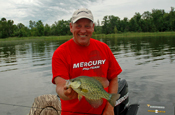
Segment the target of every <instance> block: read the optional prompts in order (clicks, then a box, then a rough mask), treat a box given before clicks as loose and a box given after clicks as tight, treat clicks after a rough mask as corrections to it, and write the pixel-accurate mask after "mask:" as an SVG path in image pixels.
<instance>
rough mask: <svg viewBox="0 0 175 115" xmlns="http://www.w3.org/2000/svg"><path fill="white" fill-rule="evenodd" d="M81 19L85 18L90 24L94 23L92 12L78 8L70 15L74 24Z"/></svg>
mask: <svg viewBox="0 0 175 115" xmlns="http://www.w3.org/2000/svg"><path fill="white" fill-rule="evenodd" d="M82 18H87V19H89V20H91V21H92V22H94V17H93V15H92V12H91V11H90V10H88V9H86V8H80V9H78V10H76V11H75V12H74V13H73V15H72V22H73V23H75V22H76V21H78V20H79V19H82Z"/></svg>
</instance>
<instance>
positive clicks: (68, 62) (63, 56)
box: [52, 8, 122, 115]
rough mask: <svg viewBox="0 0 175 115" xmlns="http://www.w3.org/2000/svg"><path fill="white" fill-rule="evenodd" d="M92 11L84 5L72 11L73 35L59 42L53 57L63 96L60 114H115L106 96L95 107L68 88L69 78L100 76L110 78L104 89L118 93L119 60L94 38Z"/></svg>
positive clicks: (57, 83)
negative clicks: (63, 41)
mask: <svg viewBox="0 0 175 115" xmlns="http://www.w3.org/2000/svg"><path fill="white" fill-rule="evenodd" d="M93 21H94V20H93V15H92V13H91V11H90V10H88V9H85V8H81V9H78V10H77V11H75V12H74V13H73V16H72V20H71V23H70V31H71V32H72V34H73V38H72V39H70V40H68V41H67V42H65V43H63V44H62V45H60V46H59V47H58V48H57V49H56V51H55V52H54V54H53V57H52V73H53V78H52V83H53V84H56V92H57V94H58V96H59V97H60V99H61V108H62V111H61V115H81V114H82V115H84V114H100V115H114V107H112V106H111V105H110V103H109V102H108V101H106V100H105V99H103V104H102V105H101V106H100V107H98V108H93V107H92V106H91V105H90V104H89V103H88V102H87V101H86V99H85V98H84V97H83V98H82V99H81V100H80V101H79V100H78V94H77V93H76V92H75V91H74V90H72V89H71V88H67V86H66V80H68V79H72V78H76V77H78V76H89V77H92V76H98V77H105V78H107V79H108V80H109V86H108V88H106V89H105V90H106V91H107V92H108V93H117V91H118V77H117V76H118V75H119V74H120V73H121V71H122V69H121V68H120V66H119V64H118V62H117V60H116V59H115V57H114V55H113V53H112V52H111V50H110V48H109V47H108V46H107V45H106V44H105V43H103V42H100V41H98V40H95V39H92V38H91V36H92V33H93V32H94V23H93Z"/></svg>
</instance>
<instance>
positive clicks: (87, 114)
mask: <svg viewBox="0 0 175 115" xmlns="http://www.w3.org/2000/svg"><path fill="white" fill-rule="evenodd" d="M0 105H8V106H17V107H24V108H30V109H32V108H33V109H40V110H51V111H57V112H67V113H77V114H85V115H100V114H92V113H81V112H71V111H62V110H57V109H55V108H54V107H52V108H53V109H54V110H53V109H51V108H39V107H31V106H26V105H17V104H9V103H1V102H0ZM49 107H51V106H49Z"/></svg>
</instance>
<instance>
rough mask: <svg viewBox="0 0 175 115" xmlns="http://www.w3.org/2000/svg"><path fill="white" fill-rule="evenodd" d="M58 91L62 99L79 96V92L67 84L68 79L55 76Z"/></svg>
mask: <svg viewBox="0 0 175 115" xmlns="http://www.w3.org/2000/svg"><path fill="white" fill-rule="evenodd" d="M55 83H56V92H57V94H58V96H59V97H60V98H61V99H62V100H72V99H76V98H78V94H77V93H76V92H75V91H74V90H73V89H72V88H68V87H67V85H66V80H65V79H63V78H61V77H56V78H55Z"/></svg>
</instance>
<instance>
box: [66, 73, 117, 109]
mask: <svg viewBox="0 0 175 115" xmlns="http://www.w3.org/2000/svg"><path fill="white" fill-rule="evenodd" d="M66 85H67V87H71V88H72V89H73V90H74V91H76V92H77V93H78V99H79V100H81V98H82V96H84V97H85V99H86V100H87V101H88V102H89V104H91V106H92V107H94V108H98V107H99V106H100V105H102V103H103V98H104V99H106V100H107V101H108V102H109V103H110V104H111V105H112V106H113V107H114V106H115V103H116V100H117V99H118V98H119V97H120V94H109V93H108V92H106V91H105V90H104V88H106V87H108V86H109V81H108V80H107V79H106V78H103V77H88V76H79V77H77V78H74V79H70V80H67V82H66Z"/></svg>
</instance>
